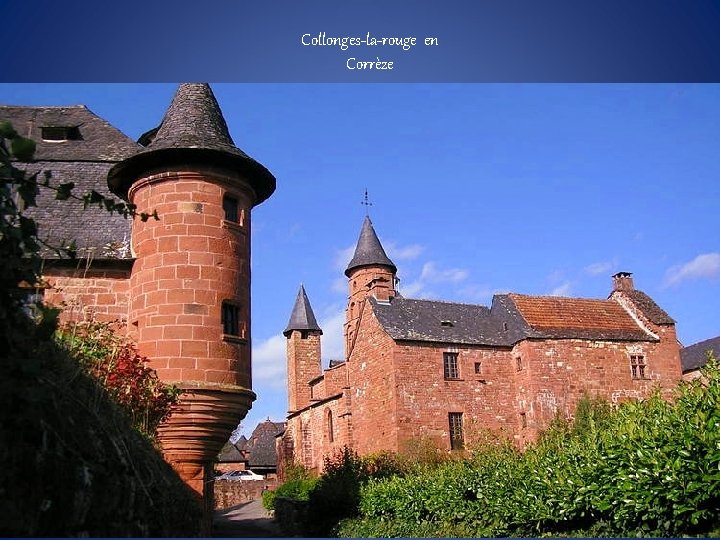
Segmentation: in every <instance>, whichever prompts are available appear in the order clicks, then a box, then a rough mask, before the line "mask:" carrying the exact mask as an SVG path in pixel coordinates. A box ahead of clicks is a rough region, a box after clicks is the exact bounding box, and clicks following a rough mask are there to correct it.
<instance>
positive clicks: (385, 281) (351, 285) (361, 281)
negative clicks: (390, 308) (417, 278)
mask: <svg viewBox="0 0 720 540" xmlns="http://www.w3.org/2000/svg"><path fill="white" fill-rule="evenodd" d="M348 289H349V291H348V292H349V296H350V298H349V300H348V307H347V308H346V310H345V327H344V337H345V357H346V358H348V357H349V356H350V353H351V349H352V346H353V341H354V340H355V339H356V338H357V333H358V325H359V324H360V316H361V315H362V314H363V312H364V311H365V309H366V308H367V306H366V305H365V304H366V301H367V300H366V298H367V297H368V295H372V296H374V297H375V298H378V299H380V300H387V299H388V298H390V297H393V296H395V283H394V275H393V273H392V272H391V271H390V270H388V269H387V268H383V267H366V268H358V269H356V270H355V271H354V272H353V274H352V276H351V277H350V278H349V279H348Z"/></svg>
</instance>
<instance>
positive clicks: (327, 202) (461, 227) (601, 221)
mask: <svg viewBox="0 0 720 540" xmlns="http://www.w3.org/2000/svg"><path fill="white" fill-rule="evenodd" d="M175 87H176V85H171V84H170V85H168V84H109V85H86V84H82V85H80V84H69V85H55V84H36V85H21V84H8V85H0V103H3V104H20V105H68V104H85V105H87V106H88V107H89V108H90V109H91V110H93V111H94V112H95V113H97V114H98V115H100V116H101V117H103V118H105V119H106V120H108V121H109V122H110V123H111V124H113V125H114V126H116V127H118V128H119V129H121V130H122V131H123V132H124V133H126V134H127V135H129V136H130V137H132V138H137V137H138V136H139V135H140V134H141V133H143V132H145V131H147V130H148V129H150V128H152V127H154V126H156V125H157V124H158V123H159V121H160V120H161V118H162V115H163V113H164V112H165V109H166V108H167V106H168V104H169V103H170V100H171V98H172V95H173V93H174V90H175ZM213 90H214V91H215V94H216V96H217V98H218V101H219V103H220V106H221V108H222V110H223V112H224V114H225V118H226V120H227V122H228V125H229V128H230V131H231V134H232V136H233V138H234V140H235V143H236V144H237V145H238V146H239V147H240V148H242V149H243V150H244V151H245V152H247V153H248V154H250V155H251V156H253V157H254V158H255V159H257V160H259V161H260V162H262V163H263V164H264V165H265V166H266V167H267V168H268V169H269V170H270V171H272V172H273V174H275V176H276V177H277V179H278V189H277V191H276V193H275V194H274V195H273V196H272V197H271V198H270V199H269V200H268V201H266V202H265V203H263V204H262V205H261V206H259V207H257V208H256V209H255V210H254V211H253V215H252V223H253V235H252V242H253V246H252V248H253V253H252V280H253V282H252V295H253V296H252V300H253V304H252V310H253V314H252V317H253V319H252V338H253V376H254V390H255V391H256V393H257V394H258V400H257V401H256V402H255V405H254V406H253V409H252V410H251V412H250V414H249V415H248V417H247V418H246V419H245V421H244V422H243V423H244V425H245V426H246V430H245V432H246V433H249V432H250V431H251V430H252V428H253V427H254V426H255V425H256V424H257V422H258V421H261V420H264V419H265V418H267V417H270V418H271V419H272V420H277V421H279V420H282V419H283V418H284V416H285V411H286V407H287V401H286V389H285V373H286V366H285V362H286V360H285V339H284V338H283V337H282V334H281V332H282V330H283V329H284V328H285V325H286V324H287V320H288V317H289V315H290V310H291V308H292V304H293V301H294V299H295V296H296V294H297V289H298V287H299V285H300V283H301V282H302V283H304V285H305V288H306V290H307V292H308V295H309V297H310V301H311V303H312V305H313V308H314V311H315V314H316V315H317V317H318V319H319V321H320V325H321V326H322V328H323V330H324V336H323V357H324V363H325V364H327V361H328V360H329V359H330V358H341V357H342V339H341V337H342V336H341V332H342V321H343V318H344V306H345V300H346V290H345V278H344V275H343V270H344V268H345V265H346V264H347V261H348V260H349V259H350V256H351V255H352V249H353V247H354V245H355V242H356V240H357V236H358V233H359V231H360V226H361V224H362V220H363V217H364V215H365V207H363V206H362V205H361V204H360V202H361V200H362V198H363V193H364V190H365V189H367V190H368V192H369V196H370V200H371V202H372V203H373V206H372V207H370V216H371V218H372V220H373V223H374V225H375V229H376V231H377V232H378V234H379V236H380V239H381V241H382V242H383V244H384V246H385V248H386V251H387V252H388V254H389V256H390V257H391V259H392V260H393V261H394V262H395V264H396V265H397V267H398V275H399V277H400V280H401V281H400V290H401V292H402V293H403V294H404V295H405V296H408V297H415V298H436V299H443V300H451V301H458V302H469V303H481V304H485V305H489V303H490V301H491V298H492V295H493V294H495V293H499V292H508V291H512V292H518V293H525V294H538V295H547V294H560V295H565V296H580V297H595V298H603V297H606V296H607V294H608V293H609V292H610V282H611V280H610V276H611V274H613V273H615V272H617V271H620V270H622V271H630V272H633V273H634V278H635V285H636V287H637V288H639V289H641V290H644V291H645V292H647V293H648V294H650V295H651V296H652V297H653V298H654V299H655V300H656V301H657V302H658V303H659V304H660V306H661V307H663V308H664V309H665V310H666V311H667V312H668V313H669V314H670V315H671V316H672V317H673V318H675V319H676V321H677V330H678V336H679V338H680V340H681V341H682V343H683V344H685V345H689V344H692V343H695V342H697V341H701V340H703V339H707V338H710V337H714V336H717V335H718V334H720V317H719V316H718V313H717V310H718V305H719V304H720V234H719V233H720V226H719V225H718V221H719V220H718V205H719V203H720V159H718V155H719V154H718V149H720V85H709V84H708V85H691V84H654V85H628V84H612V85H592V84H589V85H560V84H514V85H504V84H488V85H459V84H458V85H452V84H412V85H411V84H396V85H341V84H328V85H320V84H316V85H296V84H279V85H269V84H262V85H252V84H217V85H213Z"/></svg>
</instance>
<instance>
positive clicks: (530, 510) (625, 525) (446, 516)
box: [339, 357, 720, 537]
mask: <svg viewBox="0 0 720 540" xmlns="http://www.w3.org/2000/svg"><path fill="white" fill-rule="evenodd" d="M703 373H704V378H703V379H702V380H697V381H693V382H690V383H681V385H680V386H679V388H678V390H677V394H676V396H675V398H674V400H672V401H665V400H663V399H662V398H661V396H660V393H659V391H658V392H656V393H655V394H654V395H652V396H651V397H650V398H648V399H646V400H644V401H639V402H628V403H624V404H622V405H621V406H619V407H618V408H617V410H612V409H611V407H610V406H609V404H608V403H606V402H603V401H601V400H598V399H591V398H589V397H586V398H584V399H583V400H581V402H580V404H579V406H578V409H577V412H576V417H575V421H574V422H573V423H569V422H566V421H561V420H558V421H556V422H555V423H554V424H553V425H552V426H551V427H550V428H549V429H548V430H547V431H546V432H545V433H544V434H543V436H542V437H541V438H540V439H539V440H538V442H537V443H536V444H533V445H530V446H529V447H528V448H526V449H525V451H524V452H520V451H518V450H517V449H516V448H514V447H513V446H512V445H510V444H508V443H507V442H504V441H499V442H497V443H496V444H491V443H490V444H484V445H483V446H482V447H480V448H475V449H473V452H472V454H471V455H470V456H469V457H468V458H467V459H465V460H463V461H455V462H448V463H445V464H442V465H440V466H439V467H437V468H436V469H425V470H419V469H418V470H414V471H413V472H412V473H408V474H406V475H405V476H394V477H391V478H388V479H384V480H369V481H368V482H367V483H365V484H364V485H363V487H362V488H361V492H360V502H359V513H360V516H361V517H360V518H358V519H347V520H345V521H343V522H342V523H341V525H340V528H339V533H340V535H341V536H364V537H370V536H400V537H411V536H475V537H478V536H542V535H553V536H558V535H560V536H562V535H582V536H588V535H606V536H607V535H619V536H638V535H640V536H657V535H662V536H672V535H681V534H702V533H708V532H710V531H713V530H718V526H720V368H719V367H718V364H717V362H716V361H715V360H714V359H713V358H711V357H709V360H708V364H707V366H706V368H705V369H704V371H703Z"/></svg>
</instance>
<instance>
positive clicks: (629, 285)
mask: <svg viewBox="0 0 720 540" xmlns="http://www.w3.org/2000/svg"><path fill="white" fill-rule="evenodd" d="M612 278H613V291H632V290H633V289H635V286H634V285H633V278H632V272H618V273H617V274H615V275H614V276H613V277H612Z"/></svg>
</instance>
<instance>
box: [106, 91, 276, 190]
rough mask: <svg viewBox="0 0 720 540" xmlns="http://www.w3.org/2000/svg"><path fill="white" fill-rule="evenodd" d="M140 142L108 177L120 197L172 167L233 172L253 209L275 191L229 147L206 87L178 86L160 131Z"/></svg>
mask: <svg viewBox="0 0 720 540" xmlns="http://www.w3.org/2000/svg"><path fill="white" fill-rule="evenodd" d="M140 140H141V141H142V142H143V143H145V144H147V147H146V148H144V149H142V150H141V151H140V152H138V153H137V154H136V155H134V156H133V157H132V158H130V159H128V160H126V161H124V162H122V163H120V164H118V165H117V166H116V167H114V168H113V169H112V170H111V171H110V174H109V176H108V184H109V185H110V188H111V189H112V190H113V191H114V192H115V193H117V194H118V195H121V196H123V197H124V196H126V195H127V190H128V189H129V187H130V185H131V184H132V182H133V181H134V180H135V179H136V178H137V176H138V175H139V174H141V173H143V172H145V171H148V170H151V169H153V168H156V167H166V166H169V165H172V164H183V165H188V164H200V165H212V166H214V167H225V168H229V169H231V170H237V171H239V172H240V174H241V175H242V176H243V178H245V180H247V181H248V182H249V183H250V185H251V187H252V188H253V190H254V191H255V194H256V200H255V204H259V203H261V202H262V201H264V200H265V199H267V198H268V197H269V196H270V195H272V193H273V192H274V191H275V177H274V176H273V175H272V174H271V173H270V171H268V170H267V169H266V168H265V167H263V166H262V165H261V164H260V163H258V162H257V161H255V160H254V159H252V158H251V157H250V156H248V155H247V154H246V153H245V152H243V151H242V150H240V149H239V148H237V147H236V146H235V143H234V142H233V140H232V137H231V136H230V132H229V131H228V127H227V124H226V123H225V118H224V117H223V115H222V112H221V111H220V106H219V105H218V102H217V100H216V99H215V95H214V94H213V92H212V90H211V89H210V85H208V84H205V83H186V84H181V85H180V86H179V87H178V90H177V92H176V93H175V97H174V98H173V100H172V103H171V104H170V107H169V108H168V110H167V112H166V113H165V116H164V118H163V120H162V122H161V123H160V125H159V126H158V127H157V128H156V129H155V130H152V131H150V132H148V133H146V134H145V135H143V136H142V137H141V139H140Z"/></svg>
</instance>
